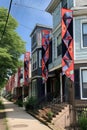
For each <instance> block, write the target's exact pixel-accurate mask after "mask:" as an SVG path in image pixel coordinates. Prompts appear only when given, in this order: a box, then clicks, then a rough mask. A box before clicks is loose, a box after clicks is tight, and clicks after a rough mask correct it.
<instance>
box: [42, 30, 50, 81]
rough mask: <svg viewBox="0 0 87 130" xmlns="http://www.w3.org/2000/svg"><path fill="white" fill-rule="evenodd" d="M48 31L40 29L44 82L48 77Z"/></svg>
mask: <svg viewBox="0 0 87 130" xmlns="http://www.w3.org/2000/svg"><path fill="white" fill-rule="evenodd" d="M49 35H50V31H48V30H42V79H43V82H44V83H45V82H46V81H47V78H48V60H49V41H50V36H49Z"/></svg>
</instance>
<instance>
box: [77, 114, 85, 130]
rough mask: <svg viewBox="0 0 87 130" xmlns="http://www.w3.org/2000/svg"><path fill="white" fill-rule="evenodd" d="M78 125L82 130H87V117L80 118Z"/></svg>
mask: <svg viewBox="0 0 87 130" xmlns="http://www.w3.org/2000/svg"><path fill="white" fill-rule="evenodd" d="M78 123H79V126H80V128H81V130H87V117H83V116H81V117H79V120H78Z"/></svg>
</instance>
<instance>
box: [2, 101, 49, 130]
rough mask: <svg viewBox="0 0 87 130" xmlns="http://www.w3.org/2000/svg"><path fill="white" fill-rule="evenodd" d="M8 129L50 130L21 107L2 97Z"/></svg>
mask: <svg viewBox="0 0 87 130" xmlns="http://www.w3.org/2000/svg"><path fill="white" fill-rule="evenodd" d="M3 102H4V105H5V111H6V115H7V124H8V126H9V130H50V128H48V127H47V126H45V125H44V124H42V123H41V122H39V121H38V120H37V119H35V118H34V117H32V116H31V115H29V114H27V113H26V112H25V111H24V110H23V109H22V108H19V107H18V106H17V105H15V104H13V103H12V102H9V101H7V100H5V99H3Z"/></svg>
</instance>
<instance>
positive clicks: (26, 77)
mask: <svg viewBox="0 0 87 130" xmlns="http://www.w3.org/2000/svg"><path fill="white" fill-rule="evenodd" d="M29 61H30V52H26V53H25V54H24V85H25V86H28V83H29Z"/></svg>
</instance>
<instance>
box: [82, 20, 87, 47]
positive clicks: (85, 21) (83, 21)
mask: <svg viewBox="0 0 87 130" xmlns="http://www.w3.org/2000/svg"><path fill="white" fill-rule="evenodd" d="M85 23H87V20H81V49H87V47H84V46H83V30H82V24H85Z"/></svg>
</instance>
